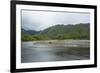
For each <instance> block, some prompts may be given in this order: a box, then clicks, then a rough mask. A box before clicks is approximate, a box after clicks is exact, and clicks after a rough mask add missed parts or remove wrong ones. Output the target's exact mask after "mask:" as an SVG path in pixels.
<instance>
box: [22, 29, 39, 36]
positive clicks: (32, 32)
mask: <svg viewBox="0 0 100 73" xmlns="http://www.w3.org/2000/svg"><path fill="white" fill-rule="evenodd" d="M21 32H22V34H28V35H35V34H37V33H39V31H35V30H25V29H24V28H22V29H21Z"/></svg>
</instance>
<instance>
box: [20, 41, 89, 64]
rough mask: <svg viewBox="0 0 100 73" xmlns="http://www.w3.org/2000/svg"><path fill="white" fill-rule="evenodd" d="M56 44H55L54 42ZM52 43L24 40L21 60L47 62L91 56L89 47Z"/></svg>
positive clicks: (83, 58)
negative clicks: (36, 42) (55, 44)
mask: <svg viewBox="0 0 100 73" xmlns="http://www.w3.org/2000/svg"><path fill="white" fill-rule="evenodd" d="M53 45H54V44H53ZM53 45H50V44H39V43H38V44H34V43H33V42H22V46H21V62H22V63H28V62H47V61H67V60H86V59H89V58H90V48H89V47H66V46H62V45H59V46H53Z"/></svg>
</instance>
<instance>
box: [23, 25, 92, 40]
mask: <svg viewBox="0 0 100 73" xmlns="http://www.w3.org/2000/svg"><path fill="white" fill-rule="evenodd" d="M22 32H24V34H28V35H32V38H34V39H35V40H53V39H54V40H55V39H57V40H63V39H90V24H89V23H80V24H76V25H62V24H58V25H54V26H51V27H49V28H46V29H44V30H43V31H34V30H28V31H26V30H23V29H22Z"/></svg>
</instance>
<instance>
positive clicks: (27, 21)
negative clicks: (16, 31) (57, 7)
mask: <svg viewBox="0 0 100 73" xmlns="http://www.w3.org/2000/svg"><path fill="white" fill-rule="evenodd" d="M89 22H90V14H89V13H72V12H50V11H27V10H22V28H26V29H31V30H38V31H39V30H43V29H45V28H47V27H50V26H53V25H56V24H64V25H67V24H77V23H89Z"/></svg>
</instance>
